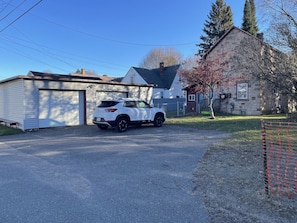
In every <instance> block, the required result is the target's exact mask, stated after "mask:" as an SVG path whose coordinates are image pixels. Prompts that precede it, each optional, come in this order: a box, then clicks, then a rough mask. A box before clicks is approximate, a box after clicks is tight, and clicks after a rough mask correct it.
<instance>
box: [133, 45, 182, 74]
mask: <svg viewBox="0 0 297 223" xmlns="http://www.w3.org/2000/svg"><path fill="white" fill-rule="evenodd" d="M161 62H164V64H165V66H171V65H176V64H180V63H181V62H182V55H181V54H180V53H179V52H178V51H177V50H175V49H174V48H155V49H152V50H151V51H150V52H149V53H148V54H147V55H146V56H145V57H144V59H143V60H142V62H141V63H140V64H139V66H140V67H143V68H147V69H153V68H158V67H159V65H160V63H161Z"/></svg>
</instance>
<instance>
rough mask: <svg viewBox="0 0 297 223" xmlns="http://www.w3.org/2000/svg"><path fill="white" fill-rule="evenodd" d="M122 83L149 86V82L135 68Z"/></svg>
mask: <svg viewBox="0 0 297 223" xmlns="http://www.w3.org/2000/svg"><path fill="white" fill-rule="evenodd" d="M121 82H122V83H129V84H147V82H146V81H145V80H144V79H143V78H142V77H141V76H140V75H139V74H138V73H137V72H136V70H135V69H134V68H133V67H131V68H130V69H129V71H128V72H127V74H126V75H125V77H124V78H123V79H122V81H121Z"/></svg>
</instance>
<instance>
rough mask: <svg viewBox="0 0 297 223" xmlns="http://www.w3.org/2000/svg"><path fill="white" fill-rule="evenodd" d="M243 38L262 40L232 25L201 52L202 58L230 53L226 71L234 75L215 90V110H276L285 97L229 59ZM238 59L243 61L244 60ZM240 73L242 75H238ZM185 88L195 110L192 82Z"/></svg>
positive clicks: (195, 100) (197, 93)
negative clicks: (240, 69) (225, 84)
mask: <svg viewBox="0 0 297 223" xmlns="http://www.w3.org/2000/svg"><path fill="white" fill-rule="evenodd" d="M246 39H250V40H257V41H259V42H260V41H262V39H258V37H255V36H252V35H251V34H249V33H248V32H245V31H243V30H242V29H239V28H237V27H235V26H234V27H232V28H231V29H230V30H228V31H227V32H226V33H225V34H224V35H223V36H222V37H221V38H220V39H219V40H218V41H217V42H216V43H215V44H214V45H213V46H212V48H210V49H209V51H208V52H207V53H206V54H205V55H204V58H206V59H207V58H208V57H215V56H217V55H222V53H227V55H229V56H230V58H229V59H230V60H229V62H230V64H229V68H230V70H229V73H230V74H231V76H232V77H238V78H234V81H233V82H232V83H231V84H230V85H229V86H228V87H221V88H220V89H219V91H218V92H216V98H215V99H216V102H217V103H216V105H218V106H217V107H218V109H217V110H219V111H221V112H224V113H233V114H247V115H260V114H264V113H272V112H276V111H277V110H278V107H279V106H281V105H280V103H284V102H285V101H284V100H281V99H280V97H279V95H277V94H276V93H275V90H274V89H272V88H270V87H269V85H268V84H267V83H265V82H263V81H260V80H258V79H256V78H255V77H253V76H251V75H250V74H247V73H246V74H245V73H242V71H239V70H236V69H234V67H236V65H237V64H238V61H235V60H232V58H231V57H233V58H234V56H236V55H235V54H236V52H237V51H236V48H238V47H240V44H241V42H242V41H243V40H246ZM259 46H261V44H259ZM259 50H261V47H259ZM241 62H243V63H244V62H245V61H241ZM236 63H237V64H236ZM240 76H241V77H244V78H240ZM185 90H186V91H187V107H188V108H189V109H190V110H192V111H193V112H195V111H196V112H198V111H197V108H199V106H197V105H198V104H199V103H200V102H199V97H198V95H199V92H197V91H196V90H195V86H193V85H191V83H189V87H187V88H185ZM287 105H288V104H287Z"/></svg>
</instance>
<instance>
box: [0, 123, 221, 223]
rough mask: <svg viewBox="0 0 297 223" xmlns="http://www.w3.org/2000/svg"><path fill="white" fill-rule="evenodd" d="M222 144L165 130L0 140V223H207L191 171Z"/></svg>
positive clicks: (44, 133)
mask: <svg viewBox="0 0 297 223" xmlns="http://www.w3.org/2000/svg"><path fill="white" fill-rule="evenodd" d="M226 136H227V134H226V133H221V132H215V131H200V130H193V129H187V128H186V129H185V128H181V127H176V126H169V125H164V126H163V127H161V128H155V127H151V126H145V127H142V128H131V129H129V130H128V131H127V132H124V133H118V132H116V131H115V130H113V129H108V130H106V131H102V130H99V129H97V127H95V126H83V127H68V128H54V129H44V130H39V131H37V132H28V133H24V134H20V135H13V136H5V137H0V165H1V166H0V222H6V223H10V222H13V223H16V222H22V223H24V222H28V223H29V222H30V223H34V222H38V223H41V222H47V223H49V222H61V223H62V222H63V223H66V222H69V223H70V222H71V223H76V222H77V223H78V222H79V223H80V222H87V223H88V222H104V223H108V222H117V223H118V222H121V223H122V222H150V223H151V222H183V223H184V222H203V223H204V222H209V219H210V218H209V216H208V213H207V212H206V210H205V209H204V206H203V203H202V201H201V200H200V198H199V196H198V195H196V194H195V193H193V192H192V190H193V188H194V184H193V183H192V171H193V170H194V169H195V168H197V167H198V168H199V160H200V159H201V158H202V156H203V154H204V153H205V151H206V149H207V148H208V146H210V145H211V144H212V143H214V142H216V141H218V140H221V139H223V138H224V137H226Z"/></svg>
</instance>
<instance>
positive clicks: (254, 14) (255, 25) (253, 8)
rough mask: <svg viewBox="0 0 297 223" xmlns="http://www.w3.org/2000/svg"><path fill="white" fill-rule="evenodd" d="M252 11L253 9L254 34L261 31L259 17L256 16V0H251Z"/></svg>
mask: <svg viewBox="0 0 297 223" xmlns="http://www.w3.org/2000/svg"><path fill="white" fill-rule="evenodd" d="M250 5H251V11H252V25H253V27H252V34H253V35H257V33H258V32H259V28H258V24H257V17H256V5H255V1H254V0H250Z"/></svg>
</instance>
